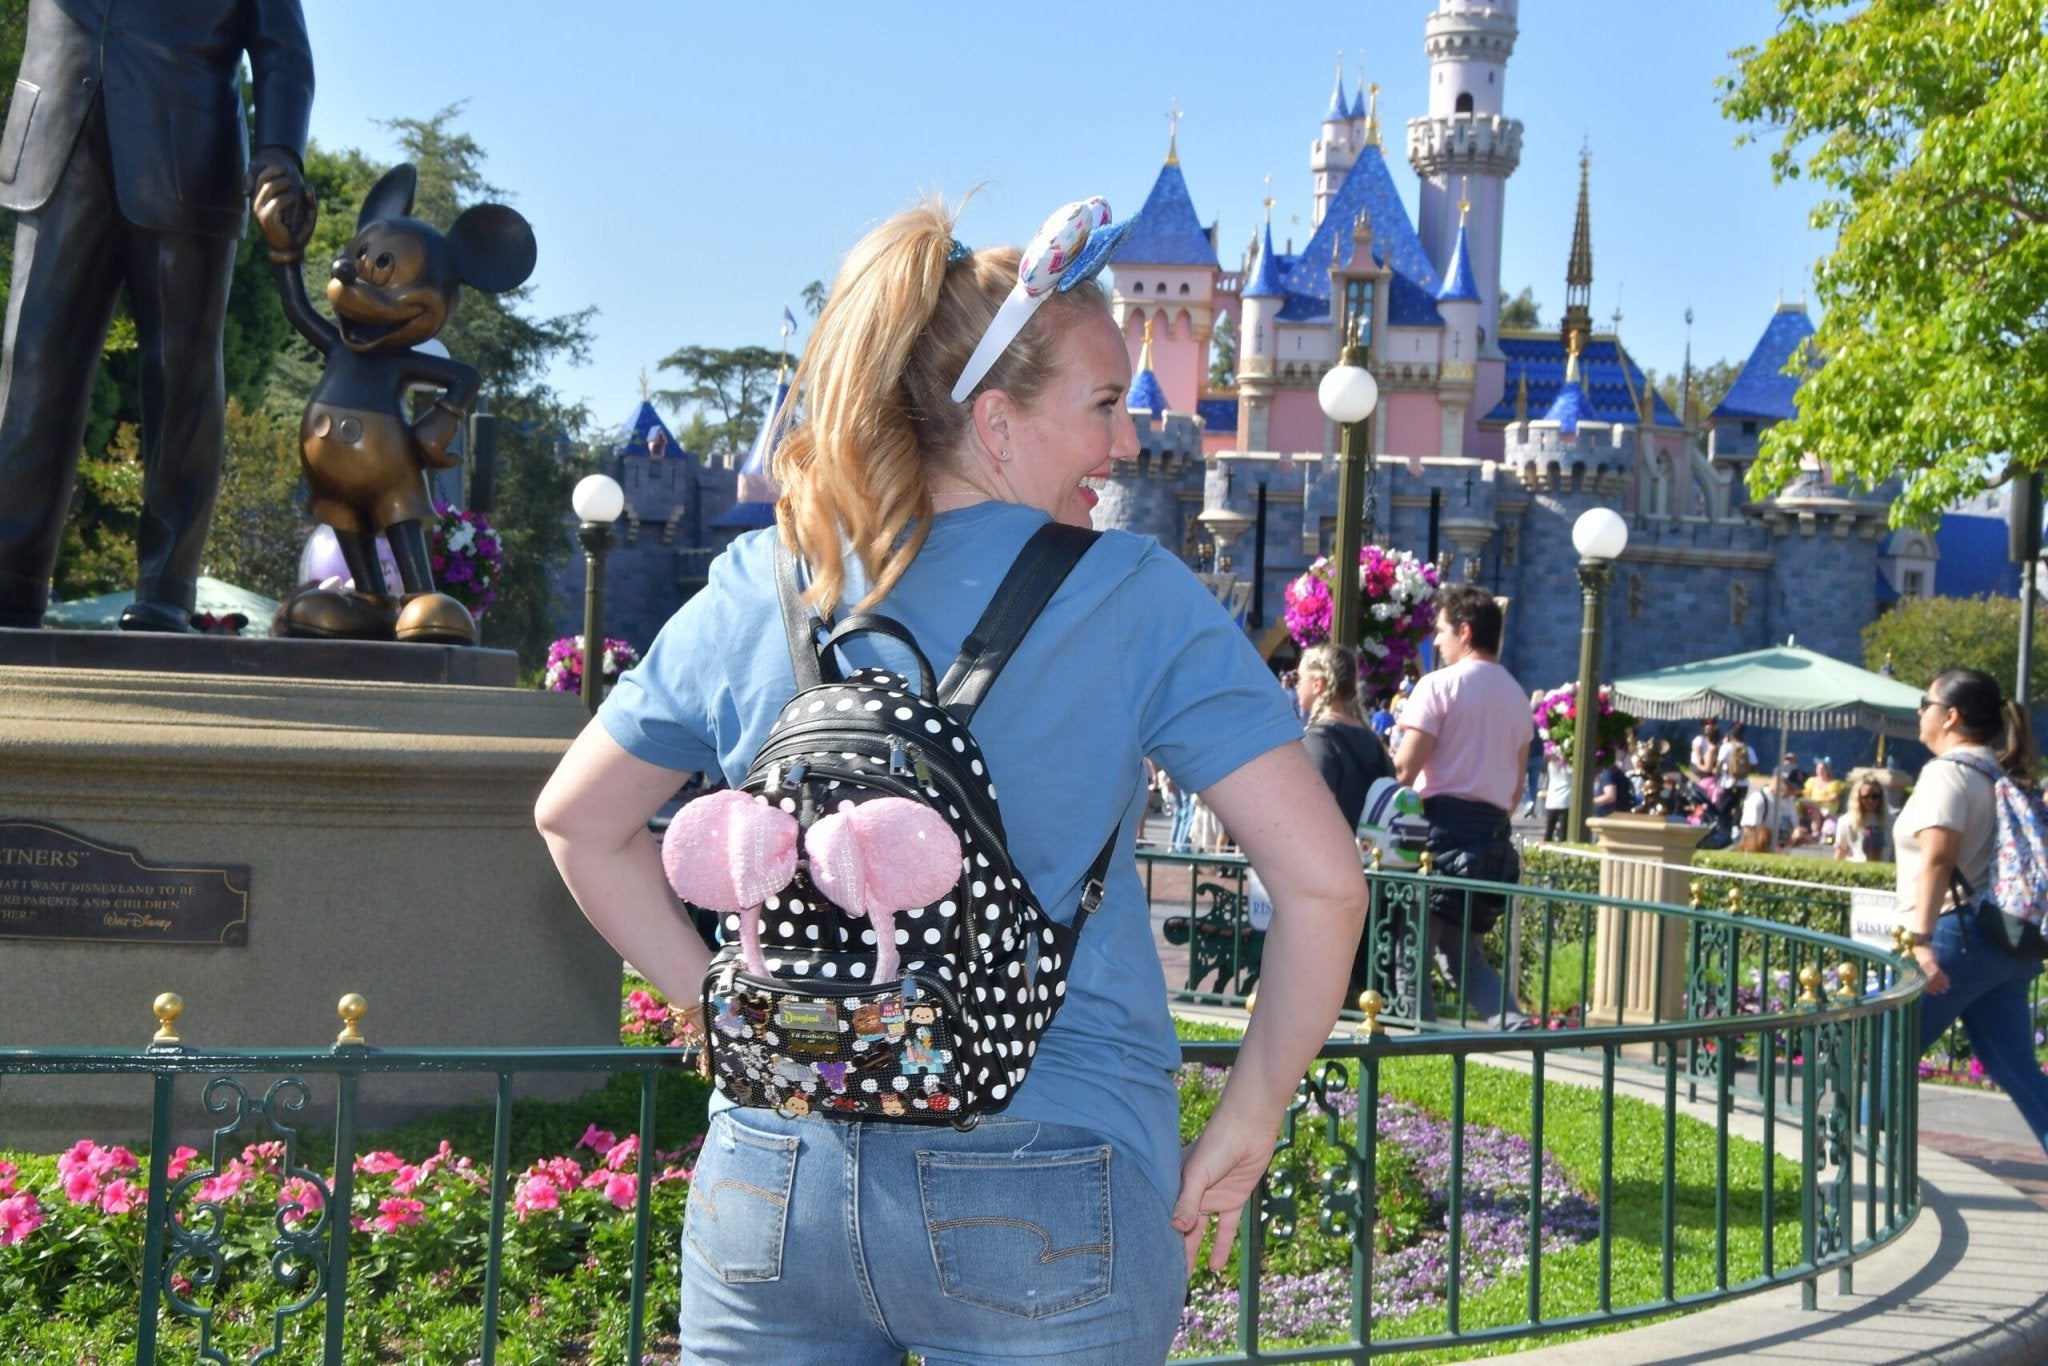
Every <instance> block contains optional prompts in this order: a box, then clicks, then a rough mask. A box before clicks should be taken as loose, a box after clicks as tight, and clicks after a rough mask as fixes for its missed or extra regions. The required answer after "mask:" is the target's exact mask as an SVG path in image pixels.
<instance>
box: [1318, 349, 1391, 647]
mask: <svg viewBox="0 0 2048 1366" xmlns="http://www.w3.org/2000/svg"><path fill="white" fill-rule="evenodd" d="M1359 326H1360V320H1359V318H1358V317H1357V316H1356V315H1354V317H1353V318H1352V320H1351V327H1350V330H1349V333H1348V336H1349V341H1348V342H1347V343H1346V345H1345V347H1344V354H1343V358H1342V359H1341V360H1339V361H1338V363H1337V364H1336V365H1334V366H1332V367H1331V368H1330V372H1329V373H1328V374H1326V375H1324V376H1323V382H1322V383H1321V384H1319V385H1317V386H1316V399H1317V401H1318V402H1320V403H1321V404H1322V405H1323V416H1325V417H1327V418H1329V419H1330V421H1332V422H1334V423H1336V424H1337V425H1338V426H1339V427H1341V428H1342V429H1343V438H1342V442H1341V445H1340V446H1339V452H1340V460H1339V464H1338V466H1337V470H1338V473H1337V547H1336V558H1337V574H1336V591H1335V593H1334V595H1333V601H1332V602H1331V604H1330V616H1331V618H1332V621H1331V629H1332V634H1334V635H1335V637H1336V640H1337V643H1338V644H1339V645H1341V646H1343V647H1345V648H1346V649H1351V650H1355V649H1357V648H1358V552H1359V548H1360V547H1361V546H1363V545H1364V543H1365V538H1366V536H1368V535H1370V534H1371V528H1372V503H1371V501H1370V500H1371V498H1372V493H1371V491H1370V490H1371V487H1372V482H1373V470H1374V466H1375V464H1376V463H1377V462H1376V461H1375V460H1374V459H1373V456H1372V430H1371V428H1369V427H1368V426H1367V425H1366V419H1367V418H1369V417H1371V416H1372V410H1373V409H1374V408H1376V407H1377V406H1379V401H1380V386H1379V384H1378V383H1377V382H1375V381H1374V379H1373V377H1372V372H1371V371H1369V370H1367V369H1366V368H1365V361H1366V355H1365V347H1364V346H1362V345H1361V344H1360V343H1359V339H1358V338H1359Z"/></svg>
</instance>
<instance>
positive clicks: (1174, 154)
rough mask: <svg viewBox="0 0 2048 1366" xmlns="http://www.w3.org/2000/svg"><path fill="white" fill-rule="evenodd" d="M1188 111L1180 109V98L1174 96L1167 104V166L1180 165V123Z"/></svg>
mask: <svg viewBox="0 0 2048 1366" xmlns="http://www.w3.org/2000/svg"><path fill="white" fill-rule="evenodd" d="M1186 112H1187V111H1186V110H1184V109H1182V108H1181V107H1180V97H1179V96H1178V95H1176V96H1174V97H1173V98H1172V99H1171V100H1168V101H1167V103H1166V164H1167V165H1169V166H1178V165H1180V121H1181V118H1182V116H1183V115H1185V114H1186Z"/></svg>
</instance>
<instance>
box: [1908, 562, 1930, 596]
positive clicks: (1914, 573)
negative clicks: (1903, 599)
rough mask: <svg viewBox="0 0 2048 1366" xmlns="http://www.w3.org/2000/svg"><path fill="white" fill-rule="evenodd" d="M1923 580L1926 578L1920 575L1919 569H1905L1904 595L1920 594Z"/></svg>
mask: <svg viewBox="0 0 2048 1366" xmlns="http://www.w3.org/2000/svg"><path fill="white" fill-rule="evenodd" d="M1924 582H1926V580H1925V579H1924V578H1923V577H1922V576H1921V573H1920V571H1919V570H1917V569H1908V570H1907V571H1906V596H1907V597H1909V598H1917V597H1919V596H1921V585H1922V584H1923V583H1924Z"/></svg>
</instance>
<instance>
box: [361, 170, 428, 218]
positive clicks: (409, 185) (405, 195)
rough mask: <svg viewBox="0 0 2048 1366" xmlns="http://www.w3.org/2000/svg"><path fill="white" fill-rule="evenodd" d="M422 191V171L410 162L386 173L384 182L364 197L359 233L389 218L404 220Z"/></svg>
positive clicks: (375, 186)
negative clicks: (418, 190) (419, 190)
mask: <svg viewBox="0 0 2048 1366" xmlns="http://www.w3.org/2000/svg"><path fill="white" fill-rule="evenodd" d="M418 188H419V172H417V171H415V170H414V169H413V166H412V163H411V162H409V161H401V162H399V163H398V164H397V165H396V166H393V167H392V168H391V169H390V170H388V171H386V172H385V173H384V176H383V179H381V180H379V181H378V182H377V183H376V184H375V185H374V186H372V187H371V189H370V192H369V194H367V195H365V196H363V208H362V212H360V213H358V214H357V215H356V231H357V232H361V231H362V230H363V229H364V228H367V227H369V226H370V224H372V223H382V222H384V221H385V220H386V219H391V218H404V217H405V216H406V215H408V214H410V213H411V212H412V198H413V194H414V192H415V191H416V190H417V189H418Z"/></svg>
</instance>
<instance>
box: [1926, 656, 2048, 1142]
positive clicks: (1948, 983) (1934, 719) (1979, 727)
mask: <svg viewBox="0 0 2048 1366" xmlns="http://www.w3.org/2000/svg"><path fill="white" fill-rule="evenodd" d="M1920 743H1921V744H1923V745H1925V746H1927V748H1928V750H1929V751H1930V752H1931V753H1932V754H1933V755H1934V758H1933V759H1931V760H1929V761H1928V763H1927V766H1926V767H1925V768H1922V769H1921V770H1920V780H1919V781H1918V782H1917V783H1915V784H1914V786H1913V793H1912V795H1911V796H1909V797H1908V798H1906V804H1905V806H1904V807H1902V808H1901V809H1900V811H1899V818H1898V820H1897V821H1896V822H1894V823H1893V826H1892V843H1893V845H1894V847H1895V848H1896V849H1897V851H1898V869H1899V883H1898V885H1899V916H1900V919H1901V921H1902V923H1903V925H1904V928H1905V930H1906V932H1907V937H1908V941H1909V942H1910V944H1911V946H1912V953H1913V959H1914V961H1915V962H1917V963H1918V964H1919V965H1920V971H1921V972H1922V973H1923V974H1925V976H1926V978H1927V994H1926V996H1925V997H1924V998H1923V999H1922V1001H1921V1003H1920V1052H1921V1054H1922V1055H1925V1054H1926V1052H1927V1050H1928V1049H1929V1048H1931V1047H1932V1046H1933V1045H1934V1043H1935V1041H1936V1040H1938V1039H1940V1038H1941V1036H1942V1035H1943V1034H1944V1033H1946V1032H1947V1030H1948V1028H1949V1026H1950V1025H1952V1024H1954V1023H1955V1022H1956V1021H1957V1020H1959V1019H1960V1020H1961V1021H1962V1022H1963V1029H1964V1032H1965V1033H1967V1034H1968V1035H1969V1038H1970V1047H1971V1048H1972V1049H1973V1050H1974V1051H1975V1053H1976V1055H1977V1058H1978V1060H1979V1061H1981V1062H1982V1063H1983V1064H1984V1070H1985V1071H1986V1072H1988V1073H1989V1074H1990V1075H1991V1079H1992V1080H1993V1081H1995V1082H1997V1083H1998V1085H1999V1086H2000V1087H2001V1088H2002V1089H2003V1090H2004V1091H2005V1093H2006V1094H2007V1095H2009V1096H2011V1097H2012V1100H2013V1104H2015V1105H2017V1106H2019V1109H2020V1114H2021V1115H2022V1116H2024V1117H2025V1119H2026V1121H2027V1127H2028V1128H2029V1129H2031V1130H2033V1132H2034V1135H2035V1137H2036V1138H2038V1139H2039V1140H2040V1142H2041V1146H2042V1148H2043V1149H2044V1150H2048V1076H2044V1075H2043V1074H2042V1071H2041V1065H2040V1063H2039V1062H2038V1061H2036V1060H2035V1057H2034V1023H2033V1017H2032V1012H2031V1010H2030V1007H2029V1004H2028V999H2027V997H2028V984H2029V983H2030V982H2032V981H2033V979H2034V977H2035V976H2036V975H2037V974H2039V972H2040V971H2041V964H2040V963H2038V962H2031V961H2028V960H2026V959H2022V958H2014V957H2011V956H2010V955H2008V954H2005V953H2003V952H2001V951H2000V950H1999V949H1997V948H1996V947H1995V946H1993V945H1992V944H1991V942H1990V941H1989V940H1987V939H1986V938H1985V936H1984V934H1983V932H1982V930H1980V929H1979V927H1978V924H1977V918H1976V916H1975V915H1974V914H1973V913H1971V912H1969V911H1967V910H1965V909H1964V906H1965V904H1966V902H1967V898H1966V897H1965V895H1964V893H1963V892H1962V890H1961V887H1960V885H1959V884H1958V882H1957V878H1958V876H1960V878H1961V881H1962V882H1965V883H1967V884H1968V885H1969V887H1970V888H1971V889H1972V890H1973V891H1974V892H1988V891H1989V890H1990V887H1991V881H1992V876H1993V872H1994V867H1995V863H1996V859H1997V846H1998V816H1997V810H1996V806H1995V804H1994V802H1993V799H1992V794H1993V786H1994V781H1995V780H1994V779H1993V777H1992V776H1991V772H1996V771H1998V770H2001V769H2002V770H2003V771H2004V772H2005V773H2007V774H2009V775H2011V776H2012V777H2013V778H2014V779H2015V780H2016V781H2018V782H2020V783H2021V784H2023V785H2027V786H2031V784H2032V771H2033V764H2034V742H2033V735H2032V733H2031V731H2030V730H2029V727H2028V725H2027V718H2026V715H2025V713H2023V712H2022V711H2020V709H2019V708H2018V707H2016V706H2013V705H2012V704H2011V703H2009V702H2007V701H2006V700H2005V698H2004V697H2003V696H2002V695H2001V694H2000V692H1999V688H1998V684H1997V682H1996V681H1995V680H1993V679H1992V678H1991V677H1990V676H1989V675H1987V674H1982V673H1979V672H1978V671H1977V670H1975V669H1950V670H1949V671H1947V672H1946V673H1943V674H1940V675H1938V676H1937V677H1936V678H1935V680H1934V681H1933V682H1932V683H1929V684H1928V685H1927V694H1926V696H1925V697H1923V698H1922V699H1921V700H1920ZM1993 746H1997V748H1996V749H1995V750H1994V749H1993ZM1986 770H1990V772H1987V771H1986Z"/></svg>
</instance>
